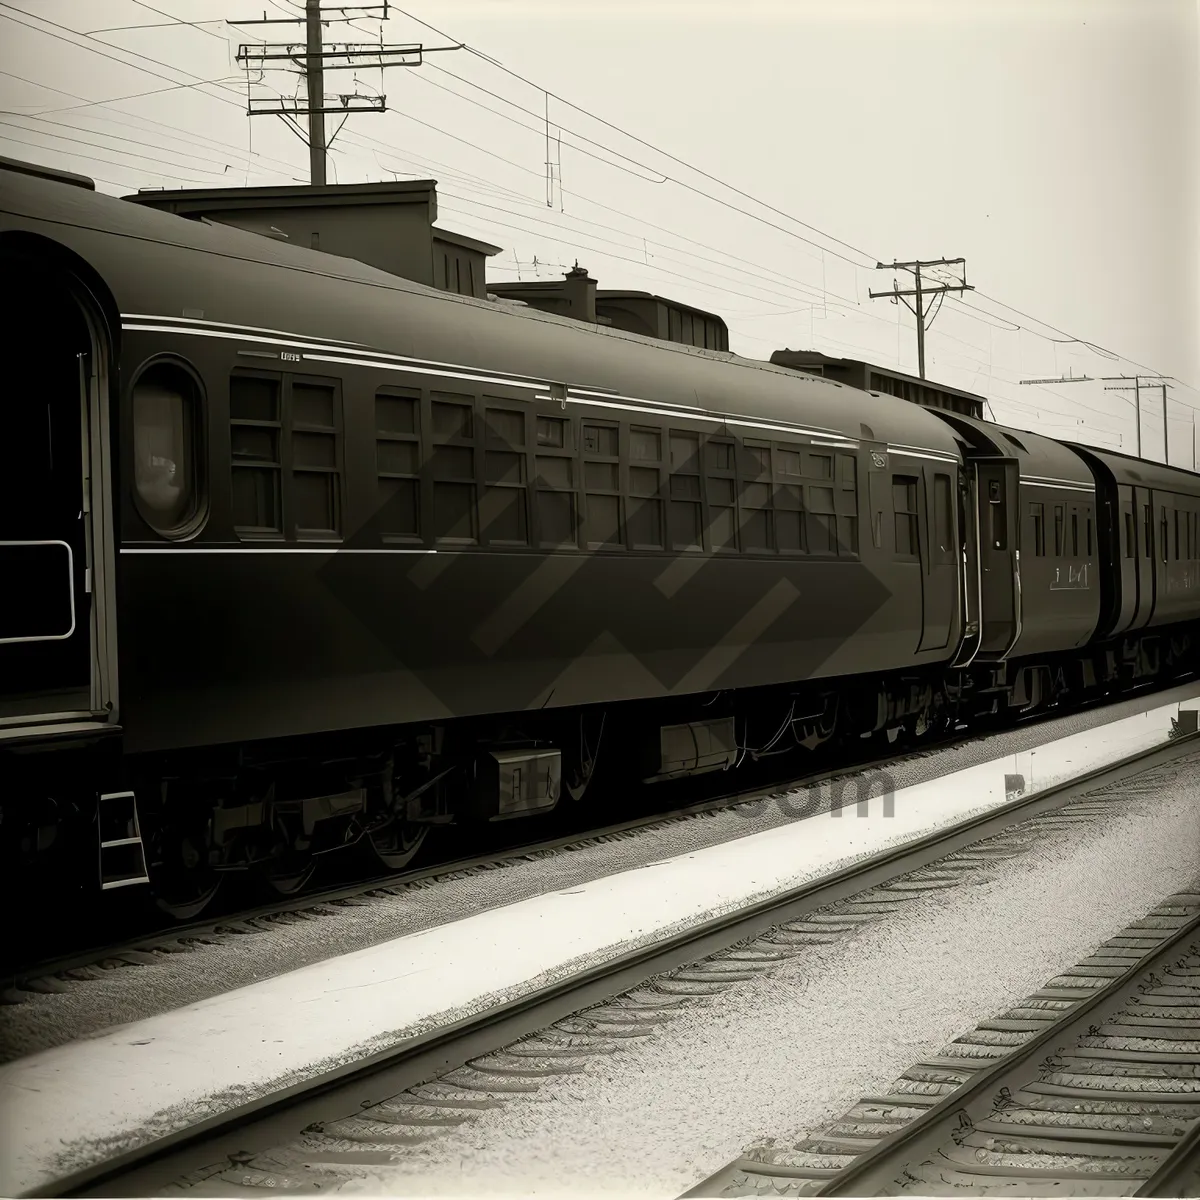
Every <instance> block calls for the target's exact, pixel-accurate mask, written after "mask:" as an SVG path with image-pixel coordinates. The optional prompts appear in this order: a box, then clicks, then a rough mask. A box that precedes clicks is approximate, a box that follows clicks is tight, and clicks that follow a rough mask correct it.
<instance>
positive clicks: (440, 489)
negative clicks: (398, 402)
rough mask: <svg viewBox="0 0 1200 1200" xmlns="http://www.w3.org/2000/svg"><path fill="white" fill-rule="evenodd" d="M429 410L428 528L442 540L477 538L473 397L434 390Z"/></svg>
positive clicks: (475, 540)
mask: <svg viewBox="0 0 1200 1200" xmlns="http://www.w3.org/2000/svg"><path fill="white" fill-rule="evenodd" d="M429 414H430V426H431V431H432V438H431V442H432V445H431V447H430V451H431V453H430V460H429V467H430V472H429V473H430V475H431V477H432V487H433V511H432V513H431V514H430V516H431V518H432V521H431V525H432V528H431V530H430V532H431V533H432V535H433V536H434V537H435V538H438V539H440V540H444V541H450V542H466V543H470V542H477V541H478V540H479V506H478V496H477V488H476V477H475V398H474V397H473V396H468V395H466V394H464V393H458V392H434V393H432V395H431V397H430V404H429Z"/></svg>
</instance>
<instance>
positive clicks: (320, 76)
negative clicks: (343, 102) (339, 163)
mask: <svg viewBox="0 0 1200 1200" xmlns="http://www.w3.org/2000/svg"><path fill="white" fill-rule="evenodd" d="M304 28H305V33H306V34H307V35H308V36H307V38H306V46H305V49H306V53H305V56H304V59H305V75H306V78H307V82H308V181H309V183H311V184H312V185H313V186H314V187H321V186H323V185H324V183H325V67H324V65H323V64H322V62H321V51H322V50H323V49H324V48H325V46H324V36H323V34H322V32H321V0H305V6H304Z"/></svg>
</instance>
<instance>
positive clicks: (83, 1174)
mask: <svg viewBox="0 0 1200 1200" xmlns="http://www.w3.org/2000/svg"><path fill="white" fill-rule="evenodd" d="M1198 744H1200V733H1196V734H1188V735H1185V736H1183V737H1180V738H1177V739H1175V740H1174V741H1171V742H1167V743H1165V744H1163V745H1159V746H1157V747H1154V748H1152V749H1151V750H1148V751H1141V752H1139V753H1137V754H1134V755H1130V756H1127V757H1126V758H1123V759H1121V760H1120V761H1119V762H1115V763H1111V764H1109V765H1107V766H1105V767H1100V768H1097V769H1095V770H1092V771H1089V772H1087V773H1086V774H1084V775H1081V776H1079V777H1077V778H1075V779H1072V780H1068V781H1064V782H1062V783H1060V784H1056V785H1054V786H1052V787H1050V788H1047V789H1045V790H1043V791H1041V792H1036V793H1032V794H1030V795H1027V796H1022V797H1019V798H1017V799H1015V800H1013V801H1009V802H1007V803H1005V804H1003V805H1001V806H998V807H997V808H995V809H992V810H990V811H989V812H986V813H982V814H979V815H977V816H975V817H971V818H969V819H967V820H965V821H962V822H959V823H956V824H954V825H950V826H947V827H943V828H941V829H938V830H935V831H934V832H932V833H929V834H926V835H924V836H922V837H920V838H917V839H914V840H913V841H912V842H908V843H905V844H904V845H901V846H897V847H892V848H889V849H887V850H884V851H881V852H879V853H876V854H873V855H870V856H869V857H867V858H865V859H862V860H860V861H858V862H856V863H852V864H850V865H849V866H846V867H844V868H842V869H840V870H838V871H835V872H833V873H831V874H829V875H826V876H822V877H821V878H819V879H815V880H810V881H807V882H805V883H803V884H801V885H799V886H797V887H795V888H792V889H789V890H788V891H786V892H784V893H782V894H780V895H777V896H773V897H769V898H767V899H764V900H762V901H759V902H757V903H754V904H752V905H749V906H747V907H745V908H743V909H740V910H738V911H736V912H732V913H727V914H724V915H722V916H720V917H717V918H714V919H711V920H709V921H705V922H703V923H701V924H698V925H697V926H695V927H693V928H691V929H688V930H684V931H681V932H678V933H675V934H673V935H671V936H669V937H667V938H664V939H662V940H660V941H658V942H655V943H653V944H651V945H647V946H643V947H640V948H637V949H634V950H630V951H627V952H625V953H623V954H620V955H617V956H616V957H614V958H613V959H611V960H609V961H608V962H606V963H601V964H598V965H596V966H593V967H591V968H589V969H587V970H585V971H582V972H580V973H578V974H575V975H573V976H570V977H568V978H564V979H562V980H559V981H557V982H555V983H553V984H550V985H548V986H546V987H544V988H541V989H539V990H538V991H536V992H533V993H530V994H528V995H526V996H523V997H519V998H517V999H515V1000H513V1001H510V1002H508V1003H506V1004H504V1005H501V1006H499V1007H497V1008H493V1009H491V1010H489V1011H487V1012H483V1013H480V1014H476V1015H474V1016H471V1017H469V1018H465V1019H463V1020H460V1021H457V1022H454V1023H453V1024H451V1025H448V1026H445V1027H442V1028H439V1029H434V1030H431V1031H430V1032H428V1033H426V1034H423V1035H421V1036H418V1037H416V1038H413V1039H410V1040H409V1041H406V1042H405V1043H403V1044H401V1045H399V1046H395V1047H391V1048H388V1049H385V1050H382V1051H380V1052H378V1053H376V1054H374V1055H371V1056H370V1057H368V1058H365V1059H362V1060H360V1061H357V1062H354V1063H347V1064H344V1065H342V1066H340V1067H338V1068H336V1069H333V1070H330V1071H328V1072H326V1073H324V1074H322V1075H320V1076H317V1077H315V1078H313V1079H311V1080H308V1081H305V1082H302V1083H298V1084H296V1085H294V1086H292V1087H289V1088H285V1089H282V1090H280V1091H278V1092H274V1093H271V1094H269V1095H265V1096H262V1097H259V1098H256V1099H254V1100H251V1101H249V1102H247V1103H244V1104H242V1105H239V1106H236V1107H234V1108H231V1109H229V1110H228V1111H226V1112H224V1113H221V1114H218V1115H216V1116H213V1117H211V1118H208V1119H207V1120H205V1121H202V1122H200V1123H198V1124H196V1125H194V1126H190V1127H187V1128H183V1129H179V1130H177V1131H175V1132H174V1133H171V1134H168V1135H166V1136H164V1137H161V1138H158V1139H155V1140H153V1141H150V1142H147V1143H146V1144H145V1145H142V1146H139V1147H135V1148H132V1149H129V1150H126V1151H124V1152H123V1153H121V1154H119V1155H117V1156H115V1157H113V1158H111V1159H109V1160H106V1161H104V1162H98V1163H95V1164H93V1165H92V1166H89V1167H86V1168H84V1169H81V1170H79V1171H76V1172H74V1173H72V1174H70V1175H68V1176H65V1177H63V1178H60V1179H58V1180H56V1181H55V1182H54V1183H53V1184H50V1185H46V1186H45V1187H41V1188H37V1189H34V1190H31V1191H29V1192H27V1193H25V1194H26V1195H28V1196H31V1197H33V1196H73V1195H96V1196H101V1195H112V1196H129V1195H132V1194H134V1192H135V1191H136V1192H139V1193H140V1194H148V1195H159V1194H162V1189H163V1188H164V1187H166V1186H168V1185H169V1183H170V1182H171V1181H172V1180H174V1179H177V1178H178V1177H179V1176H180V1175H181V1174H183V1173H186V1172H187V1171H189V1170H194V1169H196V1168H197V1167H202V1166H205V1165H207V1164H211V1163H212V1162H213V1161H214V1160H216V1161H220V1160H221V1159H223V1158H225V1157H226V1156H227V1154H228V1153H229V1152H230V1146H232V1148H233V1149H235V1150H243V1149H245V1144H246V1143H247V1142H248V1141H249V1140H250V1139H251V1138H252V1139H253V1142H254V1143H255V1144H259V1145H270V1144H272V1143H273V1142H275V1141H279V1140H282V1139H283V1138H286V1136H288V1135H289V1134H290V1135H294V1134H295V1132H296V1131H297V1130H298V1129H300V1128H301V1127H308V1126H309V1125H311V1124H316V1123H319V1122H323V1121H331V1120H338V1119H340V1118H343V1117H345V1115H346V1112H347V1109H348V1108H349V1109H351V1110H357V1109H359V1108H361V1107H362V1104H361V1103H360V1102H351V1103H349V1104H348V1102H347V1098H346V1093H347V1091H348V1090H349V1089H351V1088H358V1089H360V1090H362V1089H364V1088H368V1087H369V1090H370V1091H371V1093H372V1095H377V1096H378V1097H384V1096H390V1095H395V1094H397V1093H399V1092H401V1091H404V1090H405V1089H407V1088H409V1087H412V1086H415V1085H416V1084H419V1083H422V1082H425V1081H427V1080H430V1079H434V1078H437V1077H438V1076H440V1075H442V1074H445V1073H446V1072H448V1071H450V1070H453V1069H454V1068H456V1067H458V1066H461V1065H463V1064H464V1063H466V1062H468V1061H470V1060H472V1059H475V1058H478V1057H480V1056H482V1055H485V1054H488V1053H491V1052H493V1051H495V1050H497V1049H499V1048H501V1047H504V1046H506V1045H509V1044H510V1043H512V1042H513V1041H516V1040H517V1039H519V1038H522V1037H526V1036H528V1035H530V1034H532V1033H535V1032H538V1031H539V1030H542V1029H544V1028H546V1027H547V1026H548V1025H551V1024H553V1023H554V1022H555V1021H559V1020H562V1019H563V1018H564V1017H567V1016H570V1015H571V1014H572V1013H574V1012H577V1011H578V1010H579V1009H581V1008H584V1007H587V1006H589V1005H592V1004H596V1003H599V1002H601V1001H603V1000H606V999H611V998H613V997H616V996H619V995H621V994H623V993H624V992H626V991H628V990H630V989H631V988H633V987H636V986H637V985H638V984H641V983H643V982H644V981H645V980H646V979H647V978H649V977H652V976H655V975H660V974H663V973H665V972H667V971H670V970H673V969H676V968H677V967H679V966H682V965H686V964H688V963H693V962H696V961H698V960H701V959H704V958H707V957H709V956H711V955H713V954H716V953H719V952H721V951H723V950H725V949H727V948H728V947H729V946H730V945H732V944H735V943H738V942H741V941H743V940H745V939H749V938H753V937H756V936H758V935H760V934H762V933H763V932H765V931H767V930H769V929H772V928H773V927H775V926H777V925H779V924H783V923H785V922H787V921H789V920H796V919H798V918H799V917H801V916H803V915H804V914H805V913H808V912H811V911H812V910H814V909H819V908H823V907H825V906H827V905H830V904H834V903H837V902H839V901H842V900H845V899H847V898H849V897H851V896H854V895H856V894H858V893H860V892H862V891H866V890H869V889H871V888H873V887H877V886H879V885H880V884H882V883H886V882H888V881H889V880H891V879H893V878H895V877H896V876H897V875H902V874H907V873H909V872H912V871H916V870H919V869H921V868H922V867H925V866H927V865H929V864H931V863H933V862H936V861H937V860H939V859H941V858H943V857H944V856H946V855H948V854H952V853H954V852H955V851H956V850H959V849H962V848H964V847H966V846H969V845H972V844H974V843H975V842H978V841H980V840H982V839H984V838H987V837H990V836H993V835H995V834H997V833H999V832H1001V831H1002V830H1004V829H1007V828H1008V827H1009V826H1011V825H1014V824H1017V823H1020V822H1023V821H1026V820H1029V819H1031V818H1033V817H1035V816H1038V815H1040V814H1041V813H1043V812H1047V811H1051V810H1053V809H1056V808H1059V807H1062V806H1064V805H1066V804H1068V803H1069V802H1070V801H1071V800H1073V799H1074V798H1076V797H1077V796H1078V795H1080V794H1086V793H1088V792H1090V791H1093V790H1095V789H1096V788H1097V787H1099V786H1101V785H1102V784H1106V783H1115V782H1119V781H1120V780H1122V779H1124V778H1127V777H1131V776H1135V775H1139V774H1141V773H1143V772H1144V771H1146V770H1148V769H1151V768H1153V767H1154V766H1157V765H1160V764H1162V763H1165V762H1169V761H1171V760H1173V759H1175V758H1177V757H1182V756H1184V755H1186V754H1188V753H1190V752H1193V751H1194V749H1195V747H1196V746H1197V745H1198ZM372 1102H374V1101H372ZM251 1126H253V1128H251ZM230 1138H232V1139H233V1141H232V1142H230V1145H229V1146H226V1147H225V1149H224V1151H222V1149H221V1143H222V1142H223V1141H228V1139H230ZM164 1164H166V1165H164ZM135 1169H137V1175H136V1176H135V1175H134V1171H135Z"/></svg>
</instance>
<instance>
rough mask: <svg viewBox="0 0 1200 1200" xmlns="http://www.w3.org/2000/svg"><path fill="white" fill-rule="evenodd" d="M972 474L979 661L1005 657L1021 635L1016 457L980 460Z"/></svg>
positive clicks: (1018, 482) (996, 659)
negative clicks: (977, 569)
mask: <svg viewBox="0 0 1200 1200" xmlns="http://www.w3.org/2000/svg"><path fill="white" fill-rule="evenodd" d="M971 466H972V469H973V471H974V474H975V487H974V492H975V517H976V521H977V529H978V546H979V550H978V553H979V606H980V627H981V637H980V643H979V657H980V658H981V659H983V660H985V661H993V662H995V661H1000V660H1002V659H1004V658H1007V657H1008V655H1009V653H1010V652H1011V651H1012V649H1013V647H1014V646H1015V645H1016V643H1017V639H1018V638H1019V637H1020V636H1021V555H1020V547H1019V544H1018V537H1019V528H1020V527H1019V517H1020V513H1019V501H1020V491H1019V489H1020V470H1019V466H1018V463H1017V460H1016V459H1015V458H999V457H996V458H980V459H976V460H974V461H973V462H972V464H971Z"/></svg>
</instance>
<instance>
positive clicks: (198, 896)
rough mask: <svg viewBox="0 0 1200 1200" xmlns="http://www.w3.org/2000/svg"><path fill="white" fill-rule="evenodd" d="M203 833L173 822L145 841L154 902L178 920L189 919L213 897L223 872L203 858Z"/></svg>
mask: <svg viewBox="0 0 1200 1200" xmlns="http://www.w3.org/2000/svg"><path fill="white" fill-rule="evenodd" d="M203 846H204V835H203V833H202V832H201V831H200V830H198V829H188V828H185V827H181V826H180V825H172V826H169V827H167V828H166V829H160V830H159V831H157V832H156V833H154V834H152V835H151V837H150V838H149V844H148V845H147V851H148V853H147V858H148V859H149V867H150V886H151V889H152V894H153V896H154V903H155V905H156V906H157V907H158V908H159V909H160V910H161V911H162V912H165V913H167V914H168V915H169V916H172V917H174V918H175V920H177V921H192V920H194V919H195V918H196V917H198V916H199V915H200V914H201V913H202V912H203V911H204V910H205V909H206V908H208V906H209V905H210V904H212V902H213V901H214V900H215V899H216V897H217V893H218V892H219V891H220V890H221V884H222V883H223V882H224V879H225V873H224V872H222V871H217V870H214V869H213V867H211V866H210V865H209V864H208V863H207V862H206V861H205V857H204V853H203V850H202V847H203Z"/></svg>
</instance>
